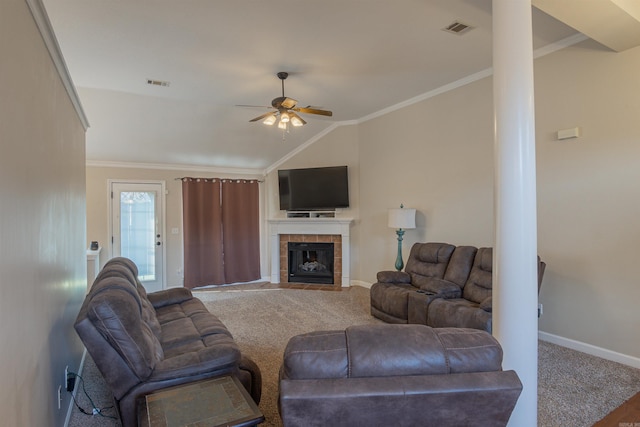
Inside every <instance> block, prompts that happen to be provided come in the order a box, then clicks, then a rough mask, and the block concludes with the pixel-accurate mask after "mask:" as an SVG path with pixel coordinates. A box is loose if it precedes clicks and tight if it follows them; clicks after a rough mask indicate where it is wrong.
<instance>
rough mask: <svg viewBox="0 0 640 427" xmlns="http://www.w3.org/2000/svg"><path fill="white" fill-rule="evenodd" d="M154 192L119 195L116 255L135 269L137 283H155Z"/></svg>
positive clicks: (134, 192)
mask: <svg viewBox="0 0 640 427" xmlns="http://www.w3.org/2000/svg"><path fill="white" fill-rule="evenodd" d="M155 196H156V195H155V192H153V191H132V192H122V193H120V246H121V248H120V254H121V255H122V256H123V257H126V258H129V259H131V260H132V261H133V262H135V263H136V265H137V266H138V277H139V278H140V280H141V281H145V280H155V272H156V266H155V250H156V237H155V234H156V224H155Z"/></svg>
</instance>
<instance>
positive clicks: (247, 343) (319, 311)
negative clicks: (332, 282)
mask: <svg viewBox="0 0 640 427" xmlns="http://www.w3.org/2000/svg"><path fill="white" fill-rule="evenodd" d="M198 298H200V299H201V300H202V301H203V302H205V304H206V306H207V308H208V309H209V311H211V312H212V313H215V314H216V316H218V317H219V318H220V320H222V323H224V324H225V325H226V326H227V328H229V330H230V331H231V333H232V334H233V337H234V338H235V339H236V342H237V343H238V345H239V346H240V349H241V350H242V352H243V353H244V354H247V355H248V356H249V357H251V358H252V359H253V360H254V361H255V362H256V363H257V364H258V366H259V367H260V370H261V371H262V376H263V378H262V381H263V383H262V400H261V402H260V409H261V410H262V413H263V414H264V415H265V418H266V422H265V423H264V424H262V425H263V426H265V427H271V426H281V425H282V422H281V421H280V417H279V416H278V411H277V395H278V370H279V369H280V363H281V362H282V354H283V351H284V347H285V346H286V344H287V342H288V341H289V338H291V337H293V336H295V335H298V334H302V333H305V332H311V331H317V330H331V329H344V328H346V327H347V326H349V325H355V324H365V323H378V322H380V323H382V322H381V321H379V320H377V319H375V318H373V317H371V315H370V314H369V290H368V289H365V288H361V287H353V288H349V290H345V291H341V292H323V291H307V290H295V289H286V290H285V289H272V290H255V291H242V292H228V291H227V292H199V293H198ZM243 319H244V320H243ZM245 320H246V321H245Z"/></svg>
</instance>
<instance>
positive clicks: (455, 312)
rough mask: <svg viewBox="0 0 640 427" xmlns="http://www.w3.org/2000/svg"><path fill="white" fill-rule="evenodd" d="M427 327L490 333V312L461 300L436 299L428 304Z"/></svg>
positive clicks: (475, 304) (470, 302) (471, 302)
mask: <svg viewBox="0 0 640 427" xmlns="http://www.w3.org/2000/svg"><path fill="white" fill-rule="evenodd" d="M427 325H429V326H432V327H434V328H474V329H480V330H483V331H487V332H491V328H492V322H491V312H488V311H485V310H483V309H481V308H480V306H479V304H477V303H475V302H473V301H469V300H466V299H463V298H454V299H440V298H436V299H434V300H433V301H431V304H429V309H428V310H427Z"/></svg>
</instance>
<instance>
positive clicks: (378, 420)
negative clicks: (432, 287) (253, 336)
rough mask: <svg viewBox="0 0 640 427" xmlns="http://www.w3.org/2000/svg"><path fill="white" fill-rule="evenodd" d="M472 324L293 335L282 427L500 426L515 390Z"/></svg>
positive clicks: (497, 351) (511, 375)
mask: <svg viewBox="0 0 640 427" xmlns="http://www.w3.org/2000/svg"><path fill="white" fill-rule="evenodd" d="M501 365H502V348H501V347H500V345H499V344H498V342H497V341H496V340H495V339H494V338H493V337H492V336H491V335H489V334H488V333H486V332H484V331H480V330H475V329H464V328H441V329H435V328H431V327H428V326H425V325H389V324H377V325H362V326H352V327H349V328H347V329H346V330H342V331H321V332H311V333H308V334H303V335H298V336H296V337H293V338H292V339H291V340H290V341H289V343H288V345H287V347H286V349H285V352H284V361H283V364H282V367H281V369H280V395H279V409H280V415H281V417H282V421H283V424H284V426H285V427H289V426H292V427H293V426H323V427H324V426H332V427H341V426H345V427H347V426H348V427H351V426H365V425H366V426H372V427H376V426H384V427H387V426H397V427H402V426H408V427H414V426H423V427H429V426H434V427H436V426H437V427H441V426H447V425H448V426H454V425H456V426H462V425H478V426H483V427H491V426H504V425H506V424H507V422H508V421H509V417H510V416H511V412H512V411H513V408H514V406H515V404H516V402H517V400H518V397H519V395H520V392H521V391H522V383H521V382H520V380H519V378H518V376H517V374H516V373H515V372H514V371H503V370H502V366H501Z"/></svg>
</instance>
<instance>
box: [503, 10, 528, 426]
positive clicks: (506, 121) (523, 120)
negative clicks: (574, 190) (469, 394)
mask: <svg viewBox="0 0 640 427" xmlns="http://www.w3.org/2000/svg"><path fill="white" fill-rule="evenodd" d="M493 70H494V77H493V86H494V89H493V103H494V119H495V147H494V151H495V178H494V180H495V181H494V192H495V196H494V197H495V201H494V203H495V233H496V235H495V249H494V260H493V300H494V301H493V334H494V336H495V337H496V338H497V339H498V341H500V343H501V344H502V347H503V349H504V361H503V368H504V369H505V370H508V369H513V370H515V371H516V372H517V373H518V376H519V377H520V380H521V381H522V383H523V385H524V388H523V391H522V394H521V395H520V399H519V400H518V404H517V405H516V408H515V410H514V412H513V415H512V416H511V420H510V421H509V425H510V426H518V427H527V426H529V427H535V426H536V425H537V406H538V396H537V393H538V318H537V309H538V287H537V262H536V256H537V228H536V169H535V168H536V163H535V126H534V123H535V121H534V100H533V47H532V28H531V1H530V0H493Z"/></svg>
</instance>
